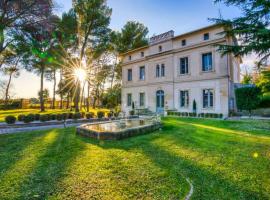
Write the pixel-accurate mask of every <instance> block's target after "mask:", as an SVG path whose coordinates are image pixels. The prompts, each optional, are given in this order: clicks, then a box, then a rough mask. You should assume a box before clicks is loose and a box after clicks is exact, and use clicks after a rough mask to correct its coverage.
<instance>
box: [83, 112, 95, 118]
mask: <svg viewBox="0 0 270 200" xmlns="http://www.w3.org/2000/svg"><path fill="white" fill-rule="evenodd" d="M85 116H86V119H91V118H94V117H95V113H93V112H89V113H86V115H85Z"/></svg>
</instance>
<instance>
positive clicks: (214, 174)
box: [82, 123, 269, 199]
mask: <svg viewBox="0 0 270 200" xmlns="http://www.w3.org/2000/svg"><path fill="white" fill-rule="evenodd" d="M177 125H178V124H177ZM177 125H171V124H168V123H165V126H164V128H163V131H162V132H155V133H152V134H149V135H144V136H139V137H134V138H130V139H126V140H122V141H97V140H92V139H85V138H84V139H82V140H83V141H85V142H87V143H91V144H93V145H98V146H100V147H102V148H103V149H124V150H126V151H138V150H139V151H142V152H143V153H144V154H145V155H146V156H147V157H148V158H149V159H150V160H151V161H152V163H153V164H155V165H157V166H159V167H160V168H161V169H163V170H165V171H168V172H169V174H170V176H172V177H174V178H175V179H178V178H179V179H180V178H182V177H188V178H190V179H191V180H192V182H193V184H194V187H195V192H194V194H193V198H194V199H268V198H269V196H268V195H267V193H266V192H267V188H262V181H264V180H265V179H266V178H264V180H263V179H261V180H260V177H261V176H256V174H248V172H253V170H254V171H255V172H256V173H257V175H258V171H260V168H257V169H256V168H255V169H252V167H256V166H259V163H257V164H256V163H255V164H254V160H253V161H251V160H248V159H246V158H243V154H244V153H248V151H249V150H252V148H253V147H254V148H257V147H258V148H260V149H262V148H263V146H261V145H258V144H256V142H254V144H252V143H250V145H252V146H253V147H248V145H247V141H246V140H245V139H244V142H243V141H238V140H237V138H239V136H238V135H237V137H231V136H228V135H226V134H221V135H220V136H219V134H213V132H214V130H206V131H205V130H204V128H202V127H196V126H192V125H191V124H190V125H188V124H187V125H186V126H185V127H183V128H182V129H179V127H178V126H177ZM187 126H188V127H187ZM197 131H200V132H197ZM209 131H212V133H209ZM159 140H162V141H159ZM157 141H158V142H157ZM165 141H166V142H165ZM167 142H168V143H167ZM215 142H216V143H215ZM248 143H249V142H248ZM160 144H165V145H160ZM170 144H171V145H174V146H175V147H174V148H176V151H183V152H182V153H180V154H177V152H174V151H173V150H175V149H172V148H171V147H170ZM166 145H167V146H166ZM264 147H265V148H266V145H264ZM234 148H237V149H236V151H235V152H234ZM190 149H192V151H191V152H190V153H194V155H193V157H190V155H189V150H190ZM230 149H231V152H230ZM238 150H239V153H237V151H238ZM194 156H195V157H194ZM196 156H198V158H196ZM247 156H250V155H247ZM191 158H192V159H191ZM212 158H213V159H214V160H211V159H212ZM238 159H239V160H238ZM242 159H244V160H245V161H246V162H247V163H241V160H242ZM207 161H210V162H209V163H207ZM212 161H213V162H212ZM216 161H218V162H216ZM219 161H220V163H219ZM202 162H203V163H204V162H206V163H204V165H202ZM267 163H269V162H264V163H262V164H263V167H262V169H263V172H264V171H267V169H264V167H265V166H266V165H267ZM236 164H239V167H238V166H236ZM235 167H237V168H235ZM249 167H250V168H249ZM224 170H225V171H224ZM241 170H245V171H243V173H242V172H241ZM223 171H224V174H222V172H223ZM225 172H226V173H227V174H225ZM235 176H236V177H237V176H239V180H238V179H237V178H232V177H235ZM254 176H255V177H254ZM245 180H246V181H245ZM264 184H266V183H264ZM250 185H252V186H250Z"/></svg>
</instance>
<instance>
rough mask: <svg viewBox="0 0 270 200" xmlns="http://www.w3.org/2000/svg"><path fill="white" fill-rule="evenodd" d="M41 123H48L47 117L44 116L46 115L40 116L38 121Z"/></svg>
mask: <svg viewBox="0 0 270 200" xmlns="http://www.w3.org/2000/svg"><path fill="white" fill-rule="evenodd" d="M39 120H40V121H41V122H46V121H49V116H48V115H47V114H46V115H40V119H39Z"/></svg>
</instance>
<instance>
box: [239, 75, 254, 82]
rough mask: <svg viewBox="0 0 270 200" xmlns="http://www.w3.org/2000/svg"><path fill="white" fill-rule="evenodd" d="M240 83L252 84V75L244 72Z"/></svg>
mask: <svg viewBox="0 0 270 200" xmlns="http://www.w3.org/2000/svg"><path fill="white" fill-rule="evenodd" d="M241 83H242V84H252V76H251V75H250V74H244V75H243V79H242V81H241Z"/></svg>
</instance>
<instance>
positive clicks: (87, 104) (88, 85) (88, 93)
mask: <svg viewBox="0 0 270 200" xmlns="http://www.w3.org/2000/svg"><path fill="white" fill-rule="evenodd" d="M89 98H90V81H88V84H87V100H86V109H87V112H89V107H90V102H89Z"/></svg>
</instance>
